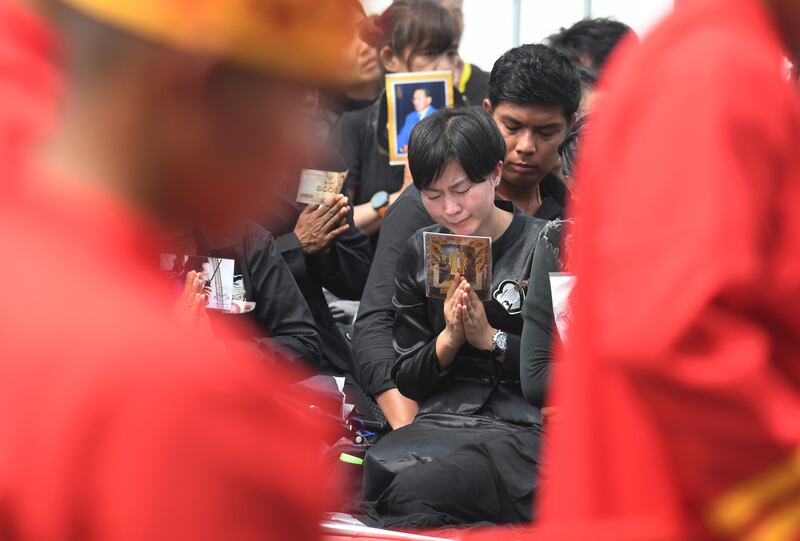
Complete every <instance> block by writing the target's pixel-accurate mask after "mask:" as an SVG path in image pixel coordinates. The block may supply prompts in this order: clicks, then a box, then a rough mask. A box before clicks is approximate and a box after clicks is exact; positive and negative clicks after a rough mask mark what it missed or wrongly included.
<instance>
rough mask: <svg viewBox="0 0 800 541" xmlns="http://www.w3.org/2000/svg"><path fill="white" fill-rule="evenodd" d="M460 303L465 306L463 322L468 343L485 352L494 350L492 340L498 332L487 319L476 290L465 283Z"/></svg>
mask: <svg viewBox="0 0 800 541" xmlns="http://www.w3.org/2000/svg"><path fill="white" fill-rule="evenodd" d="M459 294H460V299H459V303H460V304H461V305H462V306H464V309H463V311H462V313H463V315H462V318H461V319H462V321H463V323H464V335H465V336H466V339H467V342H469V343H470V344H472V345H473V346H474V347H475V348H477V349H480V350H483V351H491V350H492V339H493V338H494V335H495V333H496V332H497V331H496V330H495V329H494V328H492V326H491V325H489V320H488V319H486V310H484V308H483V303H482V302H481V300H480V299H479V298H478V295H477V293H475V290H474V289H473V288H472V286H470V285H469V284H468V283H465V284H464V285H463V286H462V287H461V288H460V290H459Z"/></svg>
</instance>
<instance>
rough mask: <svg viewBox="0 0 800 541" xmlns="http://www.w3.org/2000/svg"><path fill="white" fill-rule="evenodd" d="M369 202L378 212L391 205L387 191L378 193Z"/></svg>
mask: <svg viewBox="0 0 800 541" xmlns="http://www.w3.org/2000/svg"><path fill="white" fill-rule="evenodd" d="M369 202H370V204H371V205H372V208H374V209H376V210H377V209H379V208H382V207H385V206H386V205H388V204H389V194H388V193H387V192H385V191H381V192H378V193H376V194H375V195H373V196H372V199H370V200H369Z"/></svg>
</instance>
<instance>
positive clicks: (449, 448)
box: [362, 415, 541, 528]
mask: <svg viewBox="0 0 800 541" xmlns="http://www.w3.org/2000/svg"><path fill="white" fill-rule="evenodd" d="M458 417H462V416H442V415H430V416H425V415H424V416H420V417H419V418H417V420H415V421H414V423H412V424H411V425H409V426H407V427H404V428H403V429H401V430H400V431H397V433H394V439H400V438H402V439H403V440H406V441H408V440H411V441H416V442H417V443H420V442H422V444H421V446H420V447H419V449H420V453H412V456H413V458H414V459H415V462H413V463H412V464H411V465H408V466H407V467H405V468H402V469H399V471H397V472H396V473H395V475H394V478H393V479H392V480H391V482H390V484H389V485H388V487H387V488H386V489H385V490H383V491H382V492H381V494H380V495H379V496H378V497H377V499H376V500H374V501H370V502H366V503H365V505H364V507H363V511H364V513H365V516H364V517H362V519H363V520H364V521H365V522H366V523H367V524H369V525H371V526H376V527H384V528H391V527H437V526H447V525H454V524H478V523H492V524H508V523H518V522H530V521H531V520H533V500H534V496H535V493H536V488H537V486H538V474H537V468H538V457H539V442H540V437H541V432H540V430H539V428H538V427H520V426H516V425H511V424H509V423H504V422H502V421H496V420H493V419H488V418H481V419H480V422H479V423H477V424H475V425H474V426H473V427H470V426H469V423H467V426H460V427H458V428H455V429H454V428H453V427H452V426H449V425H452V424H453V421H454V420H455V422H456V424H458V419H457V418H458ZM453 418H456V419H453ZM462 420H466V419H463V417H462ZM451 433H452V435H451ZM451 436H452V437H451ZM387 437H388V436H387ZM391 439H392V438H390V439H389V440H388V442H387V443H384V447H386V446H388V445H391V444H392V441H391ZM381 443H383V440H381V442H379V443H378V445H376V448H378V449H375V451H378V453H379V454H380V453H383V455H384V457H386V456H387V455H388V454H389V453H388V450H387V449H380V448H379V447H380V445H381ZM404 443H405V442H404ZM426 443H427V444H428V445H426ZM436 447H439V449H440V450H441V451H442V452H441V453H437V452H436ZM371 452H372V451H371ZM403 460H406V461H407V460H408V459H407V458H404V457H398V461H399V462H402V461H403ZM389 467H392V466H391V465H389Z"/></svg>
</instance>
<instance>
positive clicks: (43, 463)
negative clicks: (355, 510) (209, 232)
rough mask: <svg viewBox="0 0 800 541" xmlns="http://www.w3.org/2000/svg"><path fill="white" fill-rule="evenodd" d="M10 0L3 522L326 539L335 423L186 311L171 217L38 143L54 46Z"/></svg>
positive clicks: (52, 79) (0, 205) (2, 27)
mask: <svg viewBox="0 0 800 541" xmlns="http://www.w3.org/2000/svg"><path fill="white" fill-rule="evenodd" d="M55 41H56V40H54V39H53V37H52V36H51V35H49V34H48V31H47V27H46V26H45V25H44V24H43V23H42V22H41V21H39V20H38V19H36V16H35V15H33V14H32V13H30V12H28V11H26V9H25V8H23V7H21V6H20V5H19V4H17V3H15V2H9V1H8V0H0V97H2V104H1V105H0V178H1V179H2V180H1V181H0V253H2V254H3V264H2V266H0V278H1V279H2V283H3V284H4V286H3V299H2V303H0V333H1V335H0V336H1V338H0V538H2V539H53V540H57V539H77V538H80V539H84V540H88V541H91V540H100V539H102V540H108V541H128V540H130V541H133V540H138V539H154V540H161V539H163V540H171V541H174V540H181V539H187V540H188V539H192V540H203V539H208V540H217V539H241V540H250V539H263V538H272V539H290V538H291V539H318V538H319V526H318V524H319V520H320V518H321V516H322V513H323V511H324V510H325V509H326V508H327V507H328V506H329V503H328V498H329V497H330V494H329V493H326V491H321V490H319V480H320V479H321V477H322V475H323V468H322V465H321V463H320V458H321V445H322V441H323V440H325V439H327V440H328V441H331V440H330V439H329V438H330V434H329V432H330V430H331V429H332V428H333V427H330V426H329V425H328V424H326V423H324V422H323V421H322V420H321V419H320V418H319V417H318V416H316V415H314V414H313V412H312V411H310V409H309V406H310V404H311V403H312V402H313V401H314V399H313V398H312V397H310V395H308V396H307V395H305V394H301V393H300V392H299V391H295V390H293V391H292V396H288V395H287V393H286V388H287V381H288V379H294V378H286V377H285V373H284V371H283V370H281V369H279V368H277V367H275V366H272V364H274V363H262V362H259V361H258V360H257V359H254V358H251V357H247V356H239V355H233V356H229V357H227V358H220V356H218V355H214V354H211V353H209V352H210V351H212V347H211V342H210V340H211V338H210V337H209V336H203V335H199V334H198V335H195V336H189V335H187V334H186V331H185V330H183V329H181V328H179V327H178V326H177V324H176V323H175V321H174V318H173V316H172V312H171V305H172V301H173V298H174V291H173V290H172V288H171V287H169V286H168V285H167V284H166V283H165V282H164V280H163V277H162V276H161V274H160V273H159V271H158V257H157V256H158V249H157V244H156V240H157V239H159V238H160V232H159V231H158V228H156V227H153V226H152V225H150V224H148V220H147V219H145V218H144V217H142V216H140V215H138V214H137V213H136V212H135V211H133V210H132V209H130V208H129V207H128V206H127V205H126V204H125V203H123V202H122V201H120V200H118V199H117V198H116V196H115V195H113V194H111V193H108V192H105V191H104V189H102V188H99V187H94V186H89V185H87V184H86V183H83V182H78V181H75V180H74V179H70V178H67V177H61V176H59V174H57V173H55V174H53V173H49V172H48V173H45V172H43V171H41V170H40V169H37V168H36V166H35V164H32V163H31V162H30V161H29V158H30V153H31V151H32V149H33V148H34V147H35V146H36V145H37V144H38V143H39V141H40V139H41V138H42V137H43V136H44V135H45V134H46V133H47V131H48V130H49V129H50V128H51V127H52V125H53V123H54V122H55V121H56V119H57V115H56V111H57V110H58V103H57V96H58V95H59V92H60V82H59V75H58V70H57V66H58V60H57V57H56V51H57V47H56V46H55V45H54V44H55Z"/></svg>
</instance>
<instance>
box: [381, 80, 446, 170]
mask: <svg viewBox="0 0 800 541" xmlns="http://www.w3.org/2000/svg"><path fill="white" fill-rule="evenodd" d="M386 103H387V107H388V116H387V118H388V124H389V161H390V163H391V164H392V165H398V164H404V163H406V161H407V158H408V139H409V137H410V135H411V130H412V129H413V128H414V126H416V124H417V122H419V121H420V120H422V119H423V118H425V117H427V116H428V115H431V114H433V113H435V112H436V111H438V110H439V109H443V108H445V107H452V106H453V75H452V73H451V72H449V71H421V72H414V73H392V74H388V75H386Z"/></svg>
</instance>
